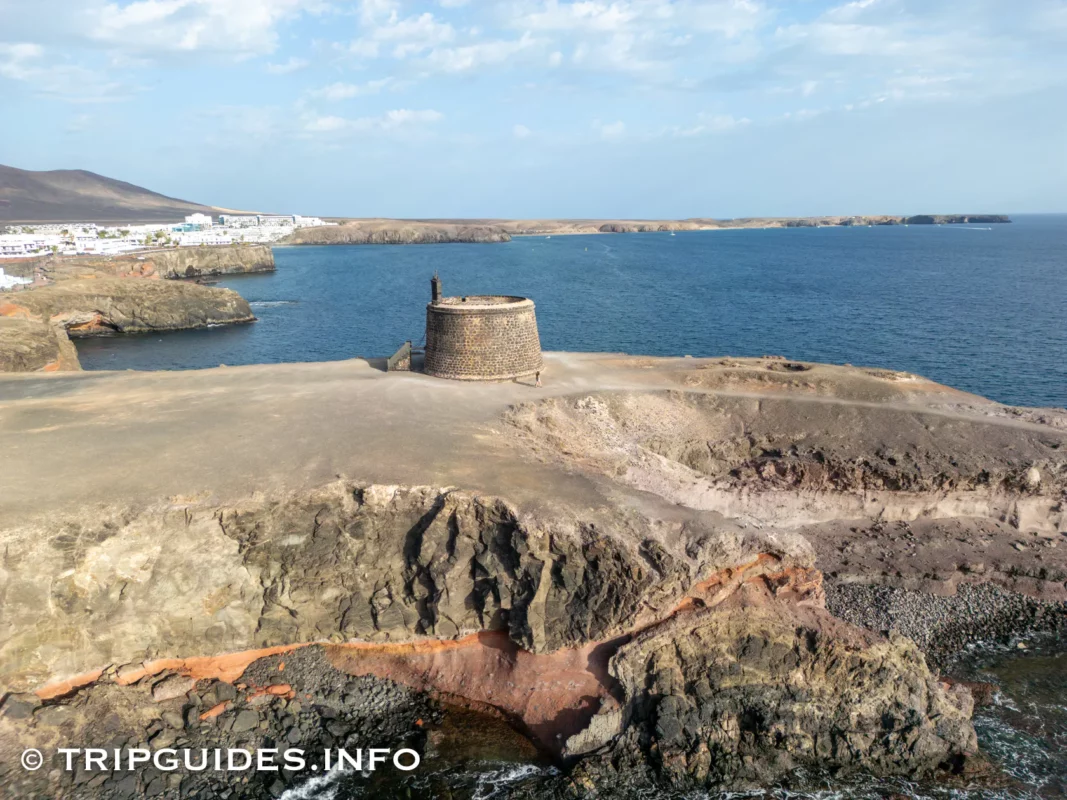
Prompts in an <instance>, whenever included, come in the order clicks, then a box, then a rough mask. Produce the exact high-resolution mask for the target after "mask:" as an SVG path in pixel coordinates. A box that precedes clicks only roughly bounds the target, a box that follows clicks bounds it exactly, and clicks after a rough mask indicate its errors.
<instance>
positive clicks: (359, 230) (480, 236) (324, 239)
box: [283, 214, 1011, 245]
mask: <svg viewBox="0 0 1067 800" xmlns="http://www.w3.org/2000/svg"><path fill="white" fill-rule="evenodd" d="M336 221H337V222H338V223H339V224H338V225H334V226H328V227H321V228H303V229H301V230H298V231H296V232H295V233H293V234H292V235H290V236H288V237H287V238H286V239H285V240H283V244H290V245H324V244H443V243H456V242H461V243H494V242H507V241H510V240H511V237H513V236H563V235H570V234H594V233H666V232H674V231H708V230H732V229H745V228H824V227H865V226H874V225H878V226H882V225H957V224H983V225H984V224H1002V223H1010V222H1011V219H1010V218H1009V217H1006V216H1003V215H1000V214H922V215H918V216H910V217H909V216H885V215H881V216H850V217H846V216H839V217H746V218H741V219H725V220H720V219H709V218H693V219H685V220H587V219H536V220H507V219H470V220H461V219H447V220H432V219H426V220H388V219H367V220H348V219H340V220H336Z"/></svg>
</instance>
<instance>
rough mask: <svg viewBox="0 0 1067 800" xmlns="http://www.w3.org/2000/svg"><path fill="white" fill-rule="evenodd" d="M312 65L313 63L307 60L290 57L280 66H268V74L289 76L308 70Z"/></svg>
mask: <svg viewBox="0 0 1067 800" xmlns="http://www.w3.org/2000/svg"><path fill="white" fill-rule="evenodd" d="M310 64H311V62H310V61H308V60H307V59H306V58H297V57H296V56H290V57H289V58H288V60H286V61H283V62H281V63H280V64H267V72H269V73H270V74H271V75H288V74H289V73H291V72H299V71H300V70H302V69H306V68H307V67H308V66H310Z"/></svg>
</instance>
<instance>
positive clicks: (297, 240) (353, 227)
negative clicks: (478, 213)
mask: <svg viewBox="0 0 1067 800" xmlns="http://www.w3.org/2000/svg"><path fill="white" fill-rule="evenodd" d="M510 240H511V236H510V235H509V234H508V233H507V232H506V231H504V230H501V229H500V228H497V227H493V226H489V225H472V224H450V223H432V222H410V221H406V220H357V221H352V222H345V223H343V224H341V225H331V226H326V227H320V228H301V229H299V230H297V231H295V232H293V233H292V234H291V235H289V236H288V237H286V239H284V240H283V243H284V244H441V243H446V242H469V243H481V242H507V241H510Z"/></svg>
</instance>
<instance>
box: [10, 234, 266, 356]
mask: <svg viewBox="0 0 1067 800" xmlns="http://www.w3.org/2000/svg"><path fill="white" fill-rule="evenodd" d="M5 270H6V271H10V272H11V273H12V274H15V275H22V276H25V277H31V278H32V277H34V276H41V277H43V278H44V279H45V280H46V281H47V283H46V284H45V285H42V286H35V287H33V288H30V289H26V290H24V291H20V292H11V293H5V294H3V295H0V372H36V371H44V372H51V371H65V370H77V369H80V366H79V363H78V357H77V351H76V350H75V348H74V346H73V345H72V344H71V343H70V337H74V338H77V337H85V336H109V335H112V334H122V333H149V332H153V331H167V330H184V329H188V328H203V327H208V326H211V325H226V324H233V323H243V322H252V321H253V320H254V319H255V317H254V316H253V314H252V310H251V308H250V307H249V305H248V303H247V302H246V301H245V300H244V298H242V297H241V296H240V295H239V294H237V293H236V292H234V291H232V290H230V289H219V288H215V287H210V286H200V285H197V284H195V283H193V282H191V281H189V280H179V279H200V278H203V277H206V276H217V275H234V274H243V273H254V272H270V271H273V270H274V255H273V252H272V251H271V249H270V248H269V247H266V246H263V245H235V246H232V247H190V248H176V249H172V250H157V251H149V252H146V253H143V254H132V255H125V256H114V257H100V256H78V257H71V258H66V257H55V256H53V257H48V258H42V259H29V260H18V261H11V262H5Z"/></svg>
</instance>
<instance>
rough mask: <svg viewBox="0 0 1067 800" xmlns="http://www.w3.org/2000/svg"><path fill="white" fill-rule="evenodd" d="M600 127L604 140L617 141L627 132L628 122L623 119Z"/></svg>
mask: <svg viewBox="0 0 1067 800" xmlns="http://www.w3.org/2000/svg"><path fill="white" fill-rule="evenodd" d="M598 127H599V128H600V138H601V139H603V140H604V141H608V142H610V141H616V140H618V139H621V138H622V137H623V136H624V135H625V134H626V123H624V122H622V121H621V120H620V121H619V122H612V123H610V124H608V125H599V126H598Z"/></svg>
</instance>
